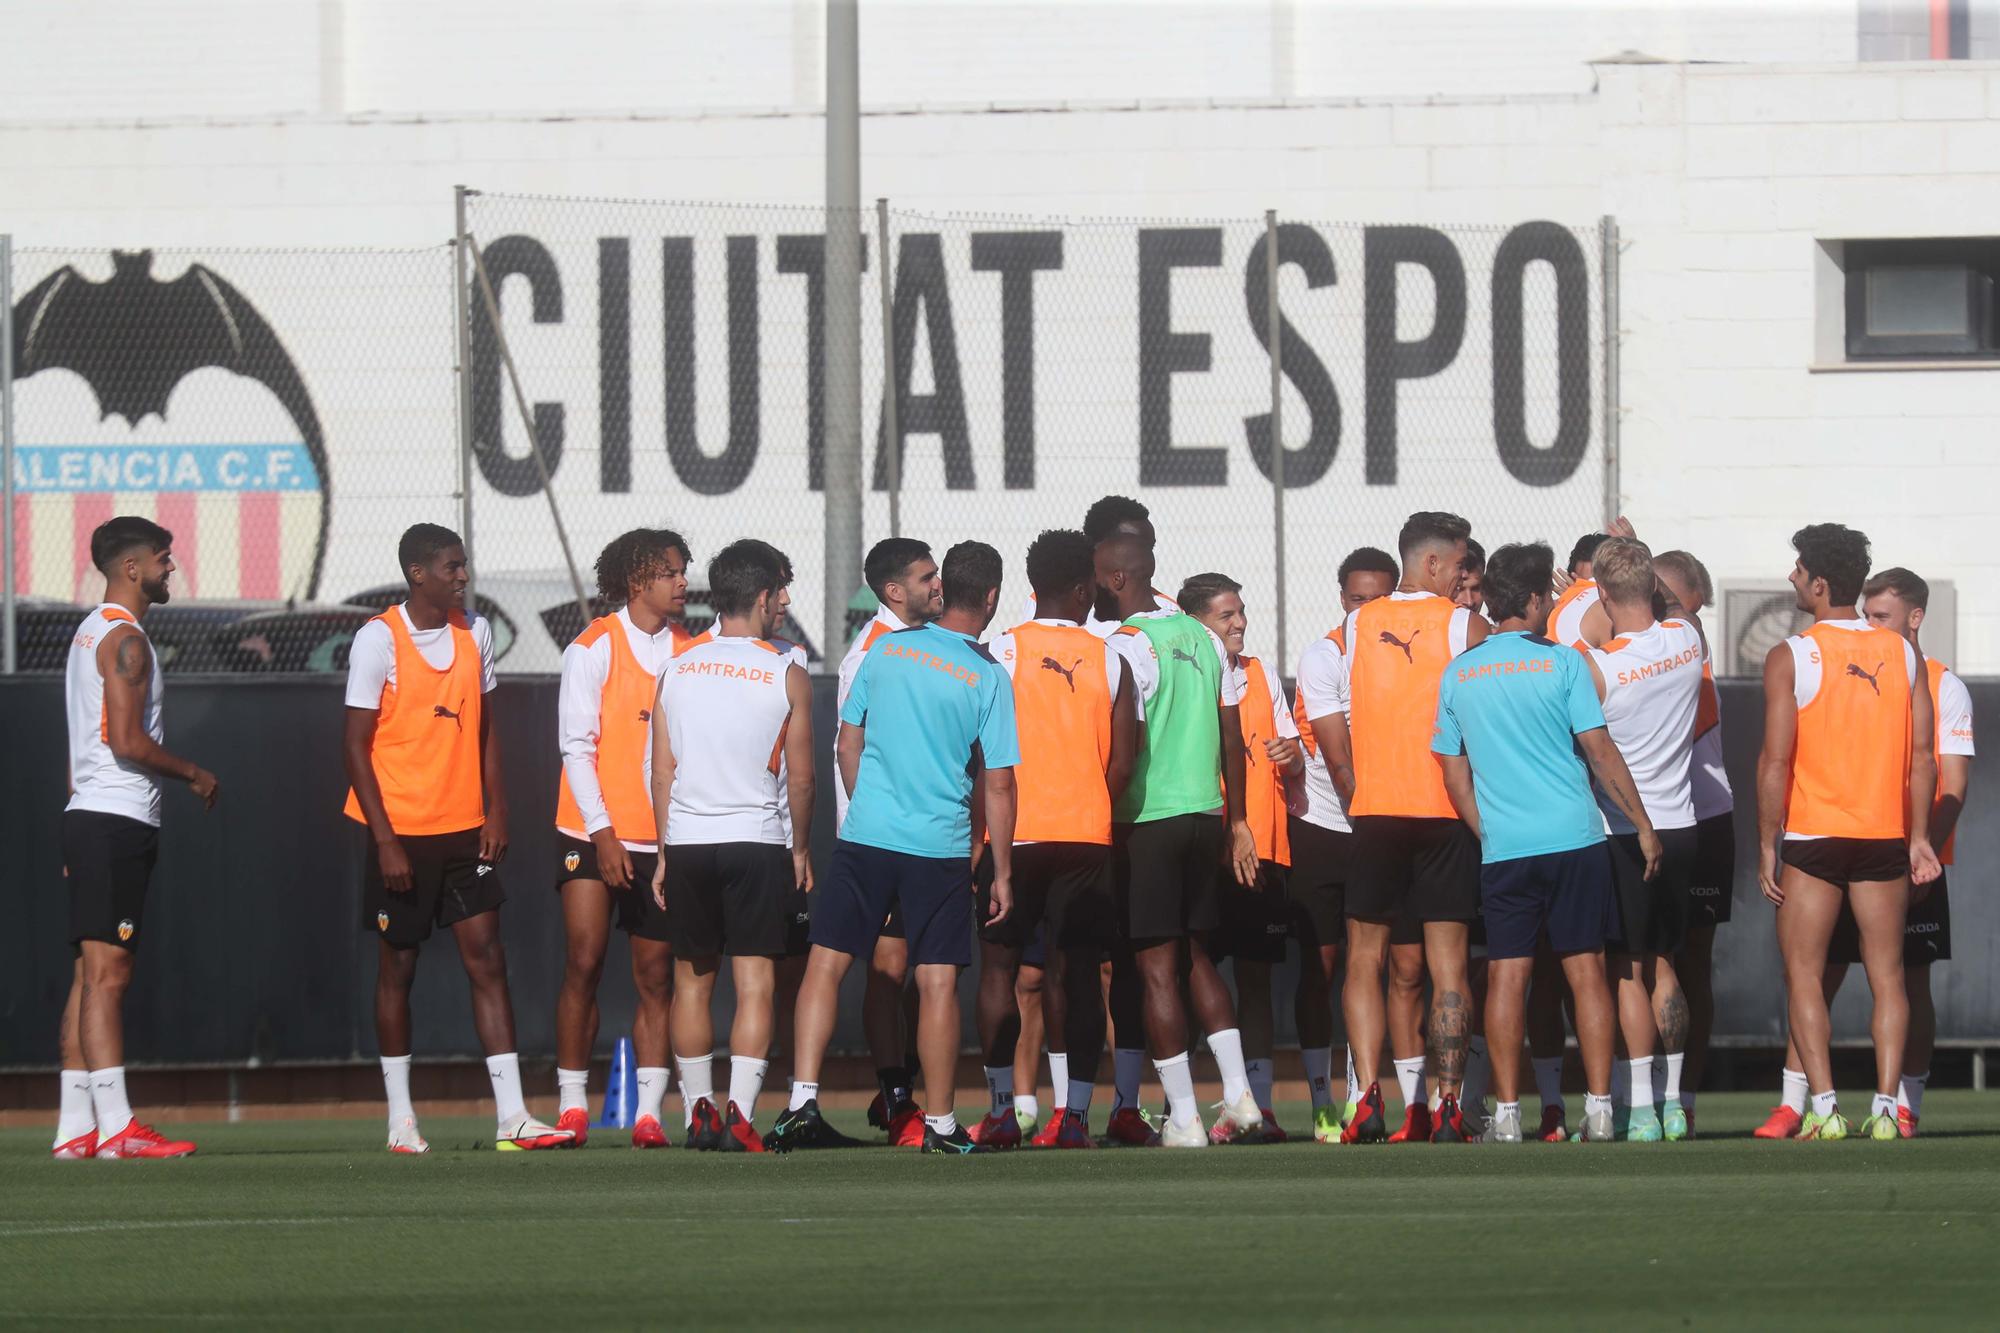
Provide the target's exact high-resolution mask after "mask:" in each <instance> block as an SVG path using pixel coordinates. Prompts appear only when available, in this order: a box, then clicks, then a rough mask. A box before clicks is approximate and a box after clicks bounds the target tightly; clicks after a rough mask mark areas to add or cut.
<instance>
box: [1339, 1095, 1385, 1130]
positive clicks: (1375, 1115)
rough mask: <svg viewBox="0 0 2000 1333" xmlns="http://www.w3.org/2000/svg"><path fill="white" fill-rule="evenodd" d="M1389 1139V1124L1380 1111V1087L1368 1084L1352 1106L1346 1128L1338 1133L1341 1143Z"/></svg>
mask: <svg viewBox="0 0 2000 1333" xmlns="http://www.w3.org/2000/svg"><path fill="white" fill-rule="evenodd" d="M1388 1137H1389V1122H1388V1118H1387V1116H1386V1115H1385V1114H1384V1113H1383V1110H1382V1085H1381V1084H1380V1083H1370V1084H1369V1085H1368V1091H1366V1092H1364V1093H1362V1094H1361V1100H1360V1101H1358V1102H1356V1103H1355V1105H1354V1114H1353V1115H1351V1116H1349V1117H1348V1120H1347V1128H1346V1129H1343V1130H1341V1131H1340V1141H1341V1142H1342V1143H1380V1142H1382V1141H1383V1140H1384V1139H1386V1138H1388Z"/></svg>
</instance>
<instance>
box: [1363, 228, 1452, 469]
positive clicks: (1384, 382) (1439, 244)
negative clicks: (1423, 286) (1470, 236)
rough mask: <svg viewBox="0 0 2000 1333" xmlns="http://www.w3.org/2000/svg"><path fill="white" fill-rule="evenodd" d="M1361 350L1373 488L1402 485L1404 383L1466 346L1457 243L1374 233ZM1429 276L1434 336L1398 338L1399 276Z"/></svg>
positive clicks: (1368, 251)
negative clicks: (1400, 402) (1399, 404)
mask: <svg viewBox="0 0 2000 1333" xmlns="http://www.w3.org/2000/svg"><path fill="white" fill-rule="evenodd" d="M1363 255H1364V256H1365V258H1364V261H1363V267H1364V268H1365V270H1366V272H1365V275H1364V278H1363V283H1362V288H1363V290H1362V304H1363V315H1362V330H1363V332H1362V350H1363V361H1364V364H1365V367H1366V381H1367V393H1366V409H1365V410H1366V415H1367V420H1366V423H1365V428H1364V429H1365V434H1366V438H1367V467H1366V469H1365V475H1366V477H1367V481H1368V484H1369V485H1371V486H1393V485H1395V484H1396V392H1397V386H1398V385H1400V384H1401V383H1402V381H1404V380H1410V379H1422V378H1424V377H1425V376H1427V375H1435V374H1437V373H1438V372H1439V371H1440V370H1443V369H1444V368H1445V367H1446V366H1448V365H1450V364H1451V362H1452V358H1453V357H1455V356H1457V355H1458V348H1459V344H1460V343H1461V342H1463V341H1464V340H1465V263H1464V261H1463V260H1461V259H1460V258H1459V255H1458V247H1457V246H1455V245H1453V244H1452V242H1451V238H1450V237H1449V236H1446V235H1445V234H1444V233H1443V232H1441V231H1436V230H1433V229H1432V228H1430V227H1369V228H1368V229H1367V231H1366V238H1365V242H1364V245H1363ZM1405 264H1408V265H1412V266H1414V267H1417V268H1421V269H1423V270H1424V271H1425V272H1426V273H1428V274H1429V275H1430V279H1431V286H1432V288H1433V289H1434V291H1435V292H1436V294H1437V295H1436V302H1435V308H1434V313H1433V315H1432V317H1431V327H1430V331H1429V332H1427V333H1426V334H1424V336H1423V337H1421V338H1413V339H1410V340H1408V341H1404V340H1402V339H1399V338H1398V337H1397V336H1396V301H1397V278H1398V276H1399V275H1398V272H1397V270H1398V269H1399V268H1400V267H1402V266H1403V265H1405Z"/></svg>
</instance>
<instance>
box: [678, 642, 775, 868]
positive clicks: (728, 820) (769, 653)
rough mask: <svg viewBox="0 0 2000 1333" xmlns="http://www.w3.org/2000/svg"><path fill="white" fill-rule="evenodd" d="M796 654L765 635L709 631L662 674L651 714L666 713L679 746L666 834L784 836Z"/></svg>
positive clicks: (770, 839) (682, 840)
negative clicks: (790, 683) (789, 681)
mask: <svg viewBox="0 0 2000 1333" xmlns="http://www.w3.org/2000/svg"><path fill="white" fill-rule="evenodd" d="M791 669H792V659H791V657H790V655H789V654H788V653H786V652H785V651H784V650H783V649H780V648H779V647H778V646H777V645H775V644H772V643H769V642H767V641H765V640H763V639H751V638H744V637H737V636H717V637H712V638H704V639H700V640H697V641H696V642H694V643H691V644H689V645H688V646H687V647H686V648H684V649H683V650H682V651H681V653H680V655H679V656H678V657H676V658H674V659H673V660H672V661H671V662H670V663H668V665H667V668H666V671H665V673H664V674H663V675H662V676H661V677H660V699H659V706H658V707H657V708H656V709H654V719H653V723H654V725H655V726H658V725H659V715H660V714H665V715H666V722H667V745H668V747H669V748H670V749H671V750H672V751H673V755H674V787H673V792H672V794H671V796H670V797H669V799H668V803H667V820H666V839H665V840H666V843H667V845H668V846H670V847H679V846H686V845H689V844H697V843H720V842H758V843H769V844H772V845H774V846H784V845H785V843H786V841H787V838H786V832H785V824H784V821H783V819H782V818H780V816H779V814H778V809H779V806H780V805H781V804H782V798H781V795H780V787H779V783H778V777H779V772H780V770H781V769H782V768H783V763H782V760H783V758H784V753H785V731H786V728H787V726H788V725H789V724H790V721H791V716H792V703H791V697H790V695H789V694H788V693H787V690H786V677H787V676H788V675H789V674H790V672H791Z"/></svg>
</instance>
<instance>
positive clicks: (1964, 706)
mask: <svg viewBox="0 0 2000 1333" xmlns="http://www.w3.org/2000/svg"><path fill="white" fill-rule="evenodd" d="M1937 749H1938V753H1939V754H1962V755H1965V756H1967V757H1968V758H1969V757H1971V755H1972V691H1970V690H1968V689H1966V688H1965V682H1964V681H1962V680H1960V679H1959V678H1958V673H1957V672H1955V671H1953V670H1952V669H1951V668H1950V667H1945V668H1944V669H1943V671H1942V672H1941V673H1940V674H1939V676H1938V697H1937Z"/></svg>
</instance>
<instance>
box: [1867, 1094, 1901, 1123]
mask: <svg viewBox="0 0 2000 1333" xmlns="http://www.w3.org/2000/svg"><path fill="white" fill-rule="evenodd" d="M1868 1114H1869V1115H1886V1116H1888V1117H1889V1118H1890V1119H1891V1120H1894V1119H1895V1118H1896V1094H1895V1093H1893V1092H1878V1093H1876V1094H1875V1100H1874V1101H1872V1102H1870V1103H1869V1104H1868Z"/></svg>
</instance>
